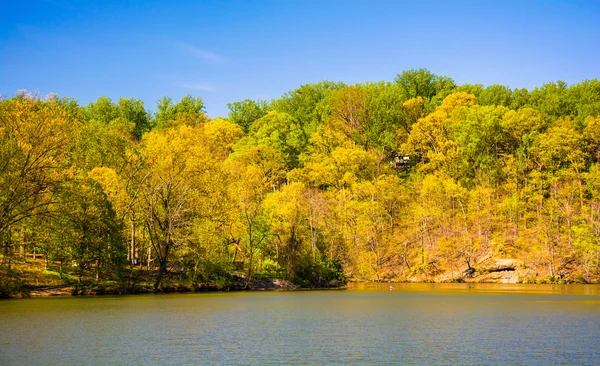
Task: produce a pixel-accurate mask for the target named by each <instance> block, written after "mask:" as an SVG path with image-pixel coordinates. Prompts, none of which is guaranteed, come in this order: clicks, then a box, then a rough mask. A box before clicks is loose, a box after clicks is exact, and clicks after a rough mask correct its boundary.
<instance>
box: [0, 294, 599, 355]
mask: <svg viewBox="0 0 600 366" xmlns="http://www.w3.org/2000/svg"><path fill="white" fill-rule="evenodd" d="M389 286H390V285H389V284H370V285H362V286H361V285H355V286H353V287H351V288H349V289H348V290H335V291H293V292H234V293H208V294H169V295H138V296H122V297H73V298H71V297H69V298H37V299H24V300H7V301H0V364H2V365H37V364H46V365H60V364H73V365H98V364H126V365H127V364H140V365H142V364H143V365H152V364H175V365H183V364H227V365H231V364H256V365H266V364H369V365H374V364H378V365H381V364H461V365H462V364H490V365H498V364H524V365H525V364H526V365H530V364H542V365H550V364H589V365H592V364H596V365H598V364H600V287H599V286H593V285H591V286H584V285H558V286H555V285H469V284H445V285H440V284H438V285H429V284H394V285H393V286H395V290H393V291H390V289H389Z"/></svg>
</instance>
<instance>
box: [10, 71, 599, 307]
mask: <svg viewBox="0 0 600 366" xmlns="http://www.w3.org/2000/svg"><path fill="white" fill-rule="evenodd" d="M229 108H230V114H229V118H228V119H227V120H225V119H221V118H218V119H214V120H210V119H209V117H208V116H207V115H206V114H205V113H204V103H203V101H202V99H200V98H196V97H192V96H186V97H184V98H183V99H181V101H179V102H178V103H174V102H173V101H172V100H171V99H170V98H167V97H165V98H163V99H161V100H160V101H159V102H158V106H157V108H156V113H155V114H154V118H152V114H151V113H149V112H148V111H147V110H145V108H144V105H143V103H142V102H141V101H140V100H137V99H133V98H132V99H123V98H121V99H119V100H118V101H117V102H113V101H111V100H110V99H109V98H105V97H100V98H99V99H98V100H97V101H95V102H93V103H90V104H89V105H88V106H86V107H80V106H78V105H77V103H76V102H75V101H74V100H73V99H69V98H58V97H56V96H49V97H47V98H45V99H42V98H40V97H39V96H36V95H31V94H25V93H21V94H19V95H17V96H16V97H14V98H10V99H4V100H0V271H2V272H1V273H0V293H1V294H0V296H3V295H5V294H7V293H9V294H10V293H15V292H22V293H26V292H27V286H29V285H30V284H31V283H34V282H35V281H38V282H43V283H46V284H52V285H58V284H62V285H70V286H76V287H77V291H78V292H80V291H83V292H85V291H86V288H88V289H90V290H93V289H95V290H94V291H97V292H103V291H119V292H126V291H137V290H139V289H141V288H143V287H144V286H147V287H150V286H152V283H153V284H154V289H155V290H156V291H159V290H161V289H162V288H166V289H170V288H174V287H177V286H181V288H188V289H189V288H197V287H205V286H217V287H220V288H222V287H224V286H230V285H231V284H233V283H237V282H236V281H239V278H240V277H239V276H240V275H239V274H240V271H243V273H244V277H243V279H242V281H243V285H244V284H245V285H248V286H249V285H251V284H252V283H257V282H256V281H253V280H254V279H256V277H260V276H266V275H269V276H270V275H273V276H278V277H279V276H280V277H283V278H287V279H292V280H293V281H294V282H295V283H296V284H299V285H300V286H303V287H324V286H328V285H330V284H332V283H345V281H346V278H351V279H356V280H365V281H387V280H399V279H402V280H420V281H433V280H436V281H462V280H464V281H468V280H470V279H468V278H465V277H464V276H465V273H473V272H474V271H475V269H477V271H476V272H475V276H478V275H479V274H480V273H483V272H484V271H480V269H481V268H485V266H488V265H490V266H493V265H494V263H496V262H495V261H499V260H501V259H506V260H510V261H514V262H515V263H517V262H518V263H522V266H518V268H517V269H516V271H515V272H516V273H517V274H518V276H520V277H521V278H522V279H525V280H526V281H535V280H539V281H544V282H552V283H562V282H573V281H578V282H588V283H594V282H597V281H598V280H599V278H600V262H599V260H598V258H600V246H599V245H600V244H599V243H600V224H599V223H600V116H599V114H600V82H599V81H598V80H588V81H584V82H582V83H579V84H576V85H571V86H569V85H567V84H565V83H563V82H560V81H559V82H556V83H548V84H545V85H543V86H541V87H539V88H536V89H534V90H531V91H529V90H526V89H514V90H511V89H509V88H508V87H506V86H503V85H490V86H486V87H484V86H483V85H479V84H474V85H461V86H457V85H456V84H455V83H454V81H453V80H452V79H450V78H448V77H444V76H439V75H435V74H433V73H431V72H429V71H428V70H425V69H418V70H408V71H405V72H403V73H401V74H399V75H398V76H397V77H396V78H395V80H394V81H393V82H376V83H372V82H369V83H363V84H356V85H351V86H347V85H344V84H342V83H333V82H328V81H324V82H321V83H316V84H307V85H302V86H300V87H299V88H298V89H295V90H292V91H290V92H288V93H286V94H284V95H283V96H282V97H281V98H279V99H276V100H273V101H271V102H269V103H267V102H264V101H252V100H243V101H241V102H235V103H231V104H230V105H229ZM40 257H41V258H40ZM33 258H36V259H35V260H33ZM27 266H37V267H36V271H37V275H35V276H30V277H26V278H25V279H20V278H18V276H17V275H16V273H25V272H15V268H18V269H19V271H21V270H22V268H24V267H27ZM44 270H46V272H43V271H44ZM465 271H467V272H465ZM234 272H235V273H237V274H236V276H237V277H236V278H234V277H233V275H232V273H234Z"/></svg>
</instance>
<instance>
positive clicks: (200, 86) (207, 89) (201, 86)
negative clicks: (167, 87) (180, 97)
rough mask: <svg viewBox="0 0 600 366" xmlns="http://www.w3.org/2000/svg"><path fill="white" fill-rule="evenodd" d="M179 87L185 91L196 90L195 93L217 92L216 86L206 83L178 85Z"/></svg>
mask: <svg viewBox="0 0 600 366" xmlns="http://www.w3.org/2000/svg"><path fill="white" fill-rule="evenodd" d="M177 86H178V87H180V88H183V89H188V90H195V91H205V92H211V93H214V92H216V91H217V90H216V89H215V87H214V86H212V85H210V84H206V83H193V84H186V83H182V84H177Z"/></svg>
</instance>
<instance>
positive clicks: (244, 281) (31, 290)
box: [0, 260, 347, 298]
mask: <svg viewBox="0 0 600 366" xmlns="http://www.w3.org/2000/svg"><path fill="white" fill-rule="evenodd" d="M44 267H45V263H44V261H42V260H38V261H29V262H28V263H13V266H12V268H11V269H10V270H8V271H6V270H5V271H3V272H2V273H1V276H0V298H27V297H44V296H84V295H130V294H149V293H170V292H213V291H263V290H271V291H277V290H280V291H283V290H301V289H340V288H345V286H346V283H347V281H346V279H345V277H344V276H343V274H341V273H333V272H331V271H328V272H325V273H323V272H312V273H309V274H308V275H309V277H307V278H300V277H298V276H296V277H294V278H292V279H284V278H282V273H267V272H257V273H255V274H253V277H248V276H247V274H245V273H241V272H234V273H222V274H220V276H212V277H209V278H205V277H203V276H198V275H197V276H196V277H195V279H194V280H193V281H192V280H191V278H190V276H189V274H187V273H185V272H181V271H179V272H177V271H175V270H170V271H169V275H168V276H167V278H166V279H165V280H164V281H163V282H162V284H161V286H160V287H159V288H158V289H156V288H155V287H154V280H155V278H156V275H157V270H156V269H152V270H148V269H144V268H140V267H137V268H136V267H130V268H125V269H123V270H122V272H120V274H121V277H120V278H110V279H99V278H97V277H96V276H95V274H94V273H93V272H92V271H90V272H84V273H81V272H78V271H73V270H72V268H71V269H70V271H69V268H67V269H64V268H61V267H60V266H57V267H53V268H52V269H51V270H50V269H44Z"/></svg>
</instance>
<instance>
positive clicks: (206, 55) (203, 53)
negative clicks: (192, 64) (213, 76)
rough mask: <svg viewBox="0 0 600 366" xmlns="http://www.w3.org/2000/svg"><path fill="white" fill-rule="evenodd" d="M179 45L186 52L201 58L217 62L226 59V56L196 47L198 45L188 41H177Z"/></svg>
mask: <svg viewBox="0 0 600 366" xmlns="http://www.w3.org/2000/svg"><path fill="white" fill-rule="evenodd" d="M177 46H178V47H179V48H181V49H182V50H184V51H185V52H187V53H188V54H189V55H191V56H194V57H196V58H198V59H201V60H205V61H210V62H215V63H219V62H223V61H225V57H223V56H221V55H219V54H216V53H214V52H211V51H208V50H205V49H202V48H199V47H196V46H194V45H192V44H189V43H186V42H177Z"/></svg>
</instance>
